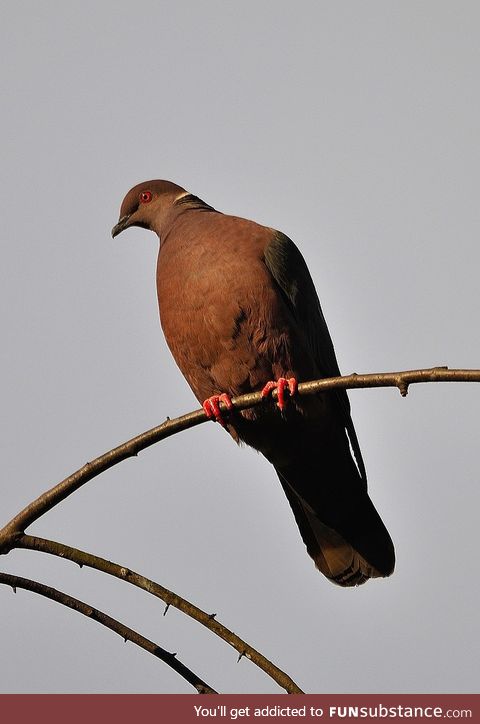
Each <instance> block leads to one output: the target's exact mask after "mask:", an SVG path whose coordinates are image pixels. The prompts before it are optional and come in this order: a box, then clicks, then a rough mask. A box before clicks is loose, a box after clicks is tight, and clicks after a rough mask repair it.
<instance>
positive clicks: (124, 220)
mask: <svg viewBox="0 0 480 724" xmlns="http://www.w3.org/2000/svg"><path fill="white" fill-rule="evenodd" d="M130 216H131V214H126V215H125V216H122V217H121V218H120V219H119V220H118V224H115V226H114V227H113V229H112V239H114V238H115V237H116V236H118V234H120V233H121V232H122V231H123V230H124V229H126V228H127V227H128V225H129V224H128V221H129V219H130Z"/></svg>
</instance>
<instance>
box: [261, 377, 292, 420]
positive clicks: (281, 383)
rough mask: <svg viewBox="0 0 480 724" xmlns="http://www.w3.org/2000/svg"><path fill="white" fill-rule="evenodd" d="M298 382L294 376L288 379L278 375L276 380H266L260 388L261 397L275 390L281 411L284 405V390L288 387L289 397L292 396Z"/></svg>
mask: <svg viewBox="0 0 480 724" xmlns="http://www.w3.org/2000/svg"><path fill="white" fill-rule="evenodd" d="M297 387H298V382H297V380H296V378H295V377H290V378H289V379H288V380H287V379H286V378H285V377H279V378H278V380H277V381H276V382H274V381H273V380H272V381H270V382H267V384H266V385H265V387H264V388H263V390H262V397H268V395H270V394H271V392H272V390H277V405H278V407H279V408H280V410H281V411H282V412H283V410H284V409H285V406H286V401H285V390H286V389H288V392H289V395H290V397H293V396H294V394H295V393H296V391H297Z"/></svg>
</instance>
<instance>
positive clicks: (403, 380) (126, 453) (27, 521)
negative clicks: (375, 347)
mask: <svg viewBox="0 0 480 724" xmlns="http://www.w3.org/2000/svg"><path fill="white" fill-rule="evenodd" d="M419 382H480V370H463V369H455V370H450V369H448V367H433V368H430V369H422V370H406V371H403V372H381V373H375V374H367V375H357V374H352V375H348V376H345V377H329V378H325V379H321V380H315V381H313V382H303V383H301V384H299V386H298V392H299V394H301V395H312V394H315V393H318V392H326V391H327V390H333V389H337V388H344V389H353V388H360V387H398V389H399V390H400V393H401V394H402V395H403V396H405V395H406V394H407V391H408V386H409V385H411V384H414V383H419ZM275 396H276V391H275V390H274V392H273V397H275ZM232 402H233V406H234V407H235V409H237V410H244V409H245V408H247V407H254V406H255V405H258V404H259V403H260V402H262V397H261V393H260V392H251V393H249V394H247V395H242V396H240V397H236V398H234V399H233V400H232ZM222 405H223V403H221V404H220V407H221V409H223V410H224V411H226V410H225V406H223V407H222ZM206 420H207V417H206V415H205V413H204V411H203V410H196V411H195V412H190V413H189V414H187V415H182V416H181V417H177V418H176V419H174V420H170V419H167V420H166V421H165V422H164V423H163V424H161V425H158V426H157V427H154V428H152V429H151V430H147V431H146V432H144V433H142V434H141V435H137V436H136V437H134V438H132V439H131V440H128V442H125V443H123V444H122V445H119V446H118V447H116V448H114V449H113V450H110V451H109V452H106V453H104V454H103V455H100V457H98V458H96V459H95V460H92V461H91V462H88V463H86V464H85V465H84V466H83V467H81V468H80V469H79V470H77V471H76V472H75V473H73V474H72V475H69V476H68V478H65V480H63V481H62V482H61V483H58V485H55V486H54V487H53V488H51V489H50V490H47V491H46V492H45V493H43V494H42V495H40V497H38V498H37V499H36V500H34V501H33V502H32V503H30V504H29V505H27V506H26V508H24V509H23V510H22V511H21V512H20V513H18V515H16V516H15V517H14V518H13V519H12V520H11V521H10V522H9V523H7V525H6V526H5V527H4V528H2V529H1V530H0V553H8V551H9V550H11V549H12V547H14V542H15V538H16V537H18V536H19V535H22V533H23V532H24V531H25V529H26V528H27V527H28V526H29V525H31V524H32V523H33V522H34V521H35V520H37V519H38V518H40V516H42V515H43V514H44V513H46V512H47V511H49V510H51V509H52V508H53V507H54V506H55V505H57V504H58V503H60V501H62V500H64V499H65V498H66V497H67V496H69V495H71V494H72V493H73V492H75V491H76V490H78V488H79V487H81V486H82V485H84V484H85V483H87V482H88V481H89V480H92V478H94V477H96V476H97V475H99V474H100V473H102V472H103V471H104V470H107V469H108V468H111V467H113V466H114V465H116V464H117V463H119V462H121V461H122V460H125V459H126V458H129V457H132V456H134V455H137V454H138V453H139V452H140V451H141V450H144V449H145V448H147V447H149V446H150V445H154V444H155V443H156V442H159V441H160V440H164V439H165V438H167V437H170V436H171V435H174V434H175V433H177V432H180V431H182V430H187V429H188V428H190V427H194V426H196V425H200V424H201V423H202V422H206Z"/></svg>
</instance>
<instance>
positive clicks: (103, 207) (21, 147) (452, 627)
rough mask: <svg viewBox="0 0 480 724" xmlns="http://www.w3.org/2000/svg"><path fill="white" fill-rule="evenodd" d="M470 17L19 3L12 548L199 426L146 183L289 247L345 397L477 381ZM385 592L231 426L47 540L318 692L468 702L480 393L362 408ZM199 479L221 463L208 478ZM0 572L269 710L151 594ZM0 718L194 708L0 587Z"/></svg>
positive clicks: (400, 10) (9, 229) (263, 687)
mask: <svg viewBox="0 0 480 724" xmlns="http://www.w3.org/2000/svg"><path fill="white" fill-rule="evenodd" d="M479 31H480V9H479V6H478V3H476V2H473V1H472V2H462V0H460V1H457V2H444V1H440V0H432V1H424V2H410V1H408V0H406V1H403V2H384V1H383V0H381V1H380V0H379V1H378V2H374V1H369V0H366V2H363V3H358V2H353V1H345V2H335V3H333V2H326V1H325V0H315V1H310V0H304V1H303V2H300V3H297V4H292V3H290V2H289V3H287V2H273V0H272V1H271V2H243V3H234V2H230V1H225V0H218V1H216V2H215V1H213V0H205V1H204V2H201V3H195V2H182V1H179V2H175V3H172V2H158V1H157V2H153V1H151V0H144V1H143V2H141V3H138V2H121V1H120V2H106V1H105V2H102V3H98V2H90V1H87V2H85V0H82V2H61V1H60V0H58V1H56V2H53V1H51V0H50V1H49V0H45V1H44V2H42V3H38V2H29V1H26V2H25V1H24V2H21V1H20V2H8V3H7V4H6V6H5V7H4V12H3V19H2V25H1V28H0V33H1V35H2V40H1V43H2V49H3V55H4V60H3V62H2V65H1V69H0V73H1V74H2V87H3V90H2V98H3V101H4V109H3V113H2V120H1V130H2V138H3V151H2V169H1V176H2V194H1V199H2V200H1V204H2V213H1V216H2V220H3V234H2V259H3V263H2V265H1V267H0V274H1V284H0V289H1V294H2V297H3V299H2V302H1V305H0V314H1V329H2V337H3V344H2V347H1V373H2V380H3V386H2V408H3V419H4V428H3V433H2V443H3V445H2V448H3V449H2V462H3V476H2V477H3V480H2V521H7V520H8V519H10V517H12V516H13V515H14V514H15V513H16V512H17V511H18V510H19V509H20V508H21V507H23V506H24V505H25V504H26V503H27V502H28V501H30V500H32V499H33V498H34V497H36V496H37V495H38V494H40V493H41V492H42V491H44V490H45V489H46V488H47V487H50V486H51V485H53V484H54V483H56V482H58V481H59V480H60V479H62V478H63V477H65V476H66V475H67V474H69V473H70V472H72V471H73V470H75V469H76V468H78V467H80V466H81V465H82V464H83V463H84V462H85V461H86V460H87V459H91V458H93V457H95V456H96V455H98V454H100V453H102V452H104V451H105V450H107V449H109V448H111V447H113V446H114V445H116V444H118V443H120V442H122V441H124V440H126V439H128V438H129V437H131V436H133V435H135V434H137V433H139V432H141V431H143V430H146V429H148V428H150V427H152V426H154V425H156V424H158V423H159V422H161V421H163V420H164V419H165V417H166V416H167V415H170V416H171V417H174V416H177V415H179V414H182V413H184V412H187V411H189V410H191V409H195V408H197V407H198V405H197V403H196V401H195V400H194V399H193V396H192V394H191V392H190V390H189V388H188V386H187V384H186V382H184V380H183V378H182V377H181V374H180V372H179V371H178V370H177V368H176V366H175V364H174V362H173V360H172V358H171V357H170V354H169V352H168V350H167V348H166V345H165V342H164V340H163V336H162V334H161V331H160V328H159V323H158V311H157V302H156V292H155V283H154V274H155V263H156V254H157V240H156V237H155V236H154V235H153V234H151V233H149V232H146V231H143V230H140V229H134V230H131V231H129V232H126V233H125V234H122V236H121V237H120V238H119V239H117V240H115V241H112V239H111V238H110V229H111V227H112V226H113V224H114V223H115V221H116V220H117V217H118V210H119V205H120V202H121V200H122V198H123V196H124V194H125V193H126V191H127V190H128V189H129V188H130V187H131V186H132V185H133V184H135V183H137V182H139V181H142V180H145V179H148V178H165V179H170V180H173V181H176V182H177V183H179V184H181V185H182V186H185V187H186V188H187V189H189V190H190V191H192V192H193V193H195V194H197V195H198V196H200V197H201V198H203V199H204V200H205V201H207V202H208V203H210V204H212V205H213V206H215V207H216V208H218V209H219V210H222V211H225V212H228V213H234V214H237V215H240V216H245V217H248V218H253V219H255V220H257V221H259V222H261V223H265V224H268V225H270V226H274V227H276V228H279V229H281V230H282V231H284V232H285V233H287V234H288V235H289V236H290V237H291V238H292V239H293V240H294V241H295V242H296V243H297V244H298V246H300V248H301V249H302V251H303V253H304V256H305V258H306V260H307V263H308V265H309V267H310V270H311V273H312V276H313V278H314V280H315V283H316V287H317V290H318V293H319V296H320V300H321V302H322V306H323V309H324V313H325V316H326V318H327V321H328V324H329V327H330V331H331V333H332V337H333V340H334V343H335V347H336V351H337V356H338V359H339V364H340V367H341V369H342V371H343V372H345V373H349V372H352V371H356V372H375V371H393V370H397V369H409V368H417V367H423V366H434V365H446V364H448V365H449V366H450V367H462V366H465V367H478V366H480V343H479V337H478V329H477V328H478V267H479V261H480V259H479V251H478V248H479V246H478V239H479V224H480V214H479V204H478V197H479V168H480V158H479V145H478V129H479V127H480V117H479V116H480V104H479V91H478V67H479V60H480V58H479V55H480V51H479V37H480V36H479ZM350 399H351V401H352V406H353V416H354V421H355V423H356V427H357V431H358V435H359V438H360V442H361V445H362V449H363V454H364V457H365V460H366V464H367V470H368V473H369V480H370V491H371V495H372V498H373V500H374V501H375V504H376V506H377V508H378V510H379V511H380V512H381V515H382V517H383V519H384V521H385V523H386V525H387V526H388V528H389V530H390V532H391V534H392V537H393V539H394V542H395V545H396V550H397V559H398V562H397V569H396V572H395V574H394V576H392V577H391V578H390V579H386V580H379V581H372V582H370V583H368V584H367V585H366V586H362V587H360V588H358V589H352V590H344V589H341V588H338V587H335V586H333V585H331V584H329V583H328V582H327V580H326V579H325V578H323V577H322V576H321V575H320V574H319V573H318V572H317V571H316V570H315V568H314V566H313V564H312V562H311V561H310V559H309V557H308V555H307V553H306V551H305V549H304V546H303V543H302V542H301V539H300V536H299V533H298V531H297V528H296V525H295V523H294V521H293V518H292V515H291V513H290V510H289V507H288V503H287V501H286V499H285V496H284V495H283V492H282V491H281V488H280V486H279V484H278V481H277V479H276V476H275V473H274V471H273V469H272V468H271V467H270V466H269V465H268V463H266V461H264V460H263V459H262V458H261V457H260V456H259V455H257V454H256V453H254V452H253V451H251V450H245V449H241V450H240V449H237V448H236V446H235V445H234V444H233V443H232V441H231V440H230V439H229V438H228V436H227V435H226V434H225V433H224V432H223V431H222V430H221V429H220V428H219V427H218V426H215V425H213V424H208V425H203V426H202V427H200V428H197V429H195V430H191V431H188V432H186V433H183V434H182V435H177V436H175V437H174V438H173V439H170V440H168V441H166V442H164V443H161V444H160V445H157V446H155V447H154V448H151V449H150V450H148V451H146V452H144V453H142V454H141V455H140V456H139V457H138V458H137V459H134V460H128V461H126V462H124V463H122V464H121V465H120V466H118V467H116V468H114V469H113V470H110V471H108V472H107V473H105V474H104V475H102V476H101V477H100V478H97V479H96V480H95V481H93V482H91V483H89V484H88V485H87V486H86V487H84V488H83V489H81V490H80V491H79V492H77V493H76V494H75V495H74V496H72V497H71V498H69V499H68V500H67V501H66V502H64V503H63V504H62V505H61V506H59V507H58V508H56V509H55V510H54V511H52V512H51V513H49V514H48V515H47V516H45V517H44V518H43V519H42V520H41V521H39V522H38V523H37V524H35V525H34V526H32V528H31V529H30V531H29V532H31V533H37V534H38V535H44V536H46V537H50V538H53V539H57V540H60V541H63V542H65V543H68V544H70V545H73V546H76V547H79V548H83V549H85V550H89V551H92V552H95V553H97V554H98V555H102V556H104V557H106V558H109V559H112V560H115V561H117V562H119V563H122V564H123V565H126V566H129V567H131V568H133V569H134V570H137V571H139V572H142V573H144V574H145V575H148V576H149V577H151V578H153V579H154V580H157V581H159V582H160V583H162V584H163V585H165V586H167V587H169V588H171V589H173V590H174V591H176V592H178V593H179V594H181V595H183V596H185V597H186V598H189V599H190V600H192V601H193V602H194V603H196V604H197V605H199V606H200V607H202V608H204V609H205V610H207V611H211V612H216V613H217V616H218V619H219V620H220V621H222V622H223V623H224V624H226V625H227V626H229V627H230V628H232V629H233V630H234V631H235V632H236V633H238V634H239V635H240V636H242V637H243V638H245V639H246V640H247V641H249V642H250V643H251V644H252V645H254V646H255V647H256V648H258V649H260V650H261V651H262V652H263V653H264V654H265V655H266V656H268V657H269V658H271V659H272V660H273V661H275V662H276V663H277V664H278V665H279V666H280V667H281V668H283V669H285V670H287V671H288V673H289V674H290V675H291V676H292V677H293V678H294V679H295V680H296V681H297V683H298V684H299V685H300V686H301V687H302V688H304V689H305V690H306V691H309V692H319V693H320V692H445V691H447V692H471V691H476V690H477V688H478V666H477V664H478V661H477V656H476V654H477V646H478V591H479V583H478V581H479V575H478V574H479V571H478V556H477V537H478V504H479V486H478V483H479V480H478V477H479V476H478V434H477V419H478V411H479V403H480V388H478V387H476V386H474V385H462V384H458V385H453V384H452V385H446V384H443V385H440V384H439V385H429V386H416V387H412V388H411V391H410V394H409V396H408V397H407V399H406V400H403V399H401V397H400V395H399V394H398V392H397V391H394V390H370V391H369V390H360V391H355V392H352V393H350ZM207 458H209V459H210V461H211V462H210V464H209V465H208V466H206V465H205V461H206V459H207ZM1 564H2V567H3V569H4V570H6V571H8V572H12V573H17V574H19V575H26V576H29V577H32V578H35V579H38V580H40V581H42V582H44V583H47V584H49V585H53V586H56V587H57V588H60V589H62V590H65V591H66V592H68V593H70V594H72V595H76V596H78V597H79V598H82V599H83V600H85V601H87V602H89V603H91V604H92V605H95V606H98V607H99V608H102V609H104V610H106V611H108V612H109V613H110V614H111V615H113V616H116V617H117V618H119V619H120V620H123V621H124V622H125V623H127V624H129V625H131V626H133V627H134V628H137V629H138V630H139V631H140V632H141V633H143V634H144V635H146V636H148V637H150V638H152V639H153V640H155V641H157V642H158V643H159V644H161V645H162V646H164V647H165V648H167V649H169V650H172V651H176V652H178V656H179V658H181V659H182V660H183V661H184V662H185V663H186V664H187V665H189V666H191V667H192V668H193V669H195V670H196V671H198V673H199V674H200V675H201V676H202V677H203V678H205V679H206V680H207V681H208V682H209V683H210V684H211V685H212V686H213V687H215V688H216V689H218V690H220V691H222V692H252V693H253V692H277V691H278V688H277V687H276V685H275V684H273V683H272V682H271V681H270V680H269V679H268V678H267V677H266V676H265V675H264V674H263V673H262V672H260V671H259V670H257V669H256V667H254V666H253V665H252V664H251V663H250V662H248V661H246V660H242V661H241V662H240V663H239V664H237V663H236V659H237V657H236V654H235V652H234V651H233V650H232V649H230V648H229V647H228V646H227V645H226V644H224V643H223V642H221V641H220V640H218V639H217V638H216V637H215V636H214V635H213V634H211V633H209V632H208V631H206V630H204V629H203V628H202V627H200V626H199V625H198V624H196V623H195V622H193V621H190V620H189V619H188V618H186V617H185V616H184V615H183V614H181V613H179V612H177V611H175V610H173V609H170V611H169V613H168V615H167V616H166V617H165V618H164V617H163V616H162V615H161V614H162V612H163V605H162V604H161V602H159V601H158V600H156V599H154V598H152V597H149V596H148V595H147V594H145V593H143V592H141V591H138V590H135V589H132V588H131V587H129V586H126V585H125V584H122V583H120V582H117V581H115V580H111V579H109V578H105V580H104V578H103V577H102V576H101V575H100V574H96V573H95V572H91V571H87V570H85V569H84V570H81V571H80V570H79V568H78V567H77V566H75V565H73V564H71V563H68V562H62V561H60V560H55V559H52V560H51V559H49V557H47V556H42V555H41V554H35V553H32V552H27V551H15V552H14V553H12V554H11V555H9V556H8V558H2V560H1ZM0 607H1V608H0V610H1V616H0V648H1V650H2V652H3V655H2V656H1V657H0V682H1V684H0V686H1V691H2V692H139V693H141V692H160V693H162V692H188V691H192V689H191V688H190V687H189V686H188V685H187V684H185V683H184V682H183V680H181V679H180V678H179V677H178V676H177V675H176V674H174V673H173V672H171V671H170V670H169V669H168V668H167V667H166V666H165V665H164V664H162V663H161V662H157V661H156V660H155V659H153V657H151V656H149V655H148V654H146V653H144V652H142V651H140V650H138V649H136V648H135V647H134V646H133V645H131V644H127V645H125V644H123V642H122V641H121V640H120V639H119V638H118V637H117V636H115V635H114V634H112V633H111V632H109V631H107V630H105V629H102V627H100V626H98V625H97V624H95V623H93V622H90V621H88V620H86V619H84V618H83V617H81V616H79V615H78V614H75V613H74V612H71V611H68V610H66V609H63V608H61V607H60V606H58V605H57V604H54V603H50V602H48V601H46V600H43V599H41V598H39V597H38V596H34V594H30V593H27V592H22V591H19V592H18V593H17V595H16V596H14V595H13V594H12V592H11V590H10V589H7V588H2V589H0Z"/></svg>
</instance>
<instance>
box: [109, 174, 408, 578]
mask: <svg viewBox="0 0 480 724" xmlns="http://www.w3.org/2000/svg"><path fill="white" fill-rule="evenodd" d="M130 226H141V227H143V228H146V229H151V230H152V231H154V232H156V234H157V235H158V237H159V239H160V250H159V254H158V264H157V292H158V303H159V309H160V321H161V325H162V328H163V331H164V334H165V338H166V340H167V343H168V346H169V347H170V350H171V352H172V354H173V356H174V358H175V360H176V362H177V364H178V366H179V367H180V370H181V371H182V373H183V375H184V376H185V378H186V380H187V382H188V383H189V385H190V387H191V388H192V390H193V392H194V394H195V396H196V397H197V399H198V400H199V401H200V402H201V403H202V404H203V407H204V409H205V411H206V412H207V414H208V416H209V417H212V418H214V419H217V420H218V421H219V422H222V424H224V425H225V426H226V428H227V429H228V432H229V433H230V434H231V436H232V437H233V438H234V439H235V440H236V441H237V442H238V441H243V442H245V443H247V444H248V445H251V446H252V447H254V448H256V449H257V450H259V451H260V452H261V453H263V455H264V456H265V457H266V458H267V459H268V460H269V461H270V462H271V463H272V465H273V466H274V468H275V470H276V472H277V475H278V477H279V479H280V482H281V484H282V487H283V489H284V491H285V494H286V496H287V498H288V500H289V503H290V505H291V507H292V510H293V514H294V516H295V519H296V521H297V524H298V527H299V529H300V533H301V536H302V538H303V541H304V543H305V545H306V547H307V550H308V553H309V554H310V556H311V557H312V558H313V560H314V561H315V564H316V566H317V568H319V570H320V571H321V572H322V573H323V574H324V575H325V576H326V577H327V578H329V579H330V580H331V581H333V582H334V583H337V584H339V585H341V586H356V585H359V584H361V583H364V582H365V581H367V580H368V579H369V578H376V577H381V576H388V575H390V574H391V573H392V571H393V568H394V564H395V554H394V548H393V543H392V541H391V539H390V536H389V534H388V532H387V530H386V528H385V526H384V524H383V522H382V520H381V519H380V516H379V515H378V513H377V511H376V510H375V508H374V506H373V503H372V502H371V500H370V498H369V496H368V493H367V481H366V474H365V467H364V464H363V460H362V455H361V452H360V447H359V444H358V440H357V436H356V434H355V429H354V426H353V422H352V419H351V416H350V405H349V401H348V397H347V393H346V391H345V390H340V389H338V390H335V391H329V392H325V393H322V394H317V395H315V396H311V395H309V396H306V395H304V396H302V397H301V396H299V395H296V394H295V392H296V383H297V380H298V381H300V382H302V381H306V380H313V379H318V378H320V377H332V376H337V375H339V374H340V373H339V369H338V365H337V360H336V358H335V352H334V349H333V345H332V341H331V338H330V334H329V332H328V329H327V325H326V323H325V319H324V317H323V314H322V310H321V308H320V303H319V300H318V297H317V294H316V291H315V287H314V284H313V281H312V278H311V276H310V273H309V271H308V268H307V266H306V264H305V261H304V259H303V257H302V255H301V253H300V251H299V250H298V249H297V247H296V246H295V244H294V243H293V242H292V241H291V240H290V239H289V238H288V237H287V236H285V235H284V234H282V233H281V232H279V231H275V230H274V229H271V228H268V227H266V226H261V225H259V224H257V223H255V222H253V221H248V220H246V219H242V218H239V217H237V216H227V215H225V214H222V213H220V212H218V211H216V210H215V209H213V208H212V207H211V206H209V205H208V204H206V203H204V202H203V201H201V200H200V199H199V198H197V197H196V196H193V195H192V194H190V193H188V192H187V191H186V190H185V189H183V188H182V187H181V186H177V185H176V184H174V183H171V182H169V181H146V182H145V183H141V184H138V185H137V186H134V187H133V188H132V189H131V190H130V191H129V192H128V194H127V195H126V197H125V199H124V200H123V203H122V206H121V209H120V219H119V221H118V223H117V224H116V226H115V227H114V228H113V230H112V236H116V235H117V234H119V233H120V232H121V231H123V230H124V229H127V228H128V227H130ZM275 387H277V392H278V403H277V404H274V403H273V400H266V401H265V402H264V403H263V404H260V405H257V406H256V407H254V408H252V409H250V410H244V411H242V412H239V411H235V410H231V411H227V413H226V414H225V415H224V416H225V420H223V418H222V415H221V413H220V410H219V404H218V403H219V401H220V400H222V401H224V402H225V403H226V405H227V407H230V398H231V397H234V396H236V395H241V394H243V393H246V392H252V391H257V390H263V393H264V395H265V396H267V395H268V394H269V392H270V391H271V390H272V389H273V388H275ZM287 390H288V391H287ZM285 397H287V398H288V399H285ZM279 408H280V409H279ZM351 450H353V455H354V457H353V456H352V452H351Z"/></svg>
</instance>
